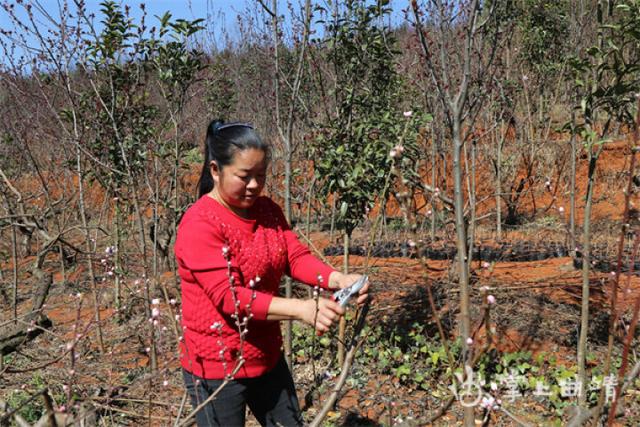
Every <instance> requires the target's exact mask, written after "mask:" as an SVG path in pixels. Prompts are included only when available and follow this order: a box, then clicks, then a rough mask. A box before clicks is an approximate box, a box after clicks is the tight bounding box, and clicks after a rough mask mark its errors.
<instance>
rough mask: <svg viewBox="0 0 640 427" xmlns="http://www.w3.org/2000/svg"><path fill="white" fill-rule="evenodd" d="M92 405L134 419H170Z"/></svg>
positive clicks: (101, 405) (107, 406) (96, 404)
mask: <svg viewBox="0 0 640 427" xmlns="http://www.w3.org/2000/svg"><path fill="white" fill-rule="evenodd" d="M94 405H95V406H97V407H99V408H103V409H107V410H109V411H113V412H119V413H121V414H125V415H129V416H132V417H136V418H150V419H152V420H160V421H170V419H169V418H167V417H159V416H157V415H151V414H139V413H136V412H130V411H125V410H124V409H118V408H114V407H113V406H109V405H103V404H102V403H94Z"/></svg>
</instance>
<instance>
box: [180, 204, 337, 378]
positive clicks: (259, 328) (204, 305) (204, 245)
mask: <svg viewBox="0 0 640 427" xmlns="http://www.w3.org/2000/svg"><path fill="white" fill-rule="evenodd" d="M175 252H176V258H177V260H178V271H179V274H180V277H181V289H182V327H183V340H182V342H181V350H182V351H181V362H182V366H183V367H184V368H185V369H186V370H187V371H189V372H192V373H194V374H196V375H198V376H201V377H204V378H224V377H225V376H227V375H229V374H231V372H232V370H233V368H234V367H235V366H236V364H237V363H238V361H239V360H240V359H243V360H244V364H243V366H242V368H241V369H240V370H239V371H238V372H237V373H236V375H235V377H236V378H242V377H255V376H259V375H262V374H264V373H266V372H268V371H269V370H270V369H271V368H273V367H274V366H275V364H276V363H277V361H278V359H279V357H280V347H281V345H282V335H281V332H280V324H279V322H277V321H268V320H266V316H267V312H268V308H269V305H270V303H271V299H272V298H273V296H275V295H278V288H279V284H280V279H281V277H282V275H283V274H284V273H289V274H290V275H291V276H292V277H294V278H296V279H298V280H301V281H303V282H305V283H309V284H321V285H324V284H326V282H327V281H328V275H329V274H330V273H331V272H332V271H333V269H331V268H330V267H328V266H327V265H325V264H323V263H321V262H320V261H319V260H317V259H316V258H315V257H313V256H312V255H311V254H310V252H309V250H308V249H307V248H306V247H305V246H304V245H302V244H300V243H299V242H298V240H297V237H296V236H295V234H294V233H293V232H292V231H291V230H290V229H289V226H288V224H287V221H286V219H285V218H284V215H283V213H282V210H281V209H280V207H279V206H278V205H277V204H275V203H274V202H272V201H271V200H270V199H269V198H267V197H260V198H258V199H257V200H256V202H255V204H254V205H253V206H252V208H251V219H245V218H240V217H239V216H237V215H235V214H234V213H232V212H231V211H229V210H228V209H227V208H225V207H223V206H222V205H220V204H219V203H218V202H217V201H215V200H213V199H212V198H210V197H208V196H204V197H202V198H200V199H199V200H198V201H197V202H196V203H195V204H194V205H193V206H192V207H191V208H189V210H188V211H187V212H186V213H185V215H184V217H183V219H182V220H181V222H180V226H179V228H178V236H177V239H176V247H175ZM318 276H322V277H323V279H324V280H323V281H322V282H323V283H318V279H317V277H318Z"/></svg>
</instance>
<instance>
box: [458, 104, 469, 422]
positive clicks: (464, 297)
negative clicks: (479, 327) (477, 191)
mask: <svg viewBox="0 0 640 427" xmlns="http://www.w3.org/2000/svg"><path fill="white" fill-rule="evenodd" d="M453 116H454V123H453V185H454V210H455V222H456V245H457V248H458V274H459V279H458V280H459V285H460V338H461V339H462V349H463V364H464V365H466V364H467V363H468V361H469V356H470V354H469V353H470V352H469V345H468V344H467V338H469V334H470V331H471V319H470V315H469V262H468V259H467V236H466V229H465V221H464V197H463V195H462V191H463V188H462V148H463V141H462V139H461V135H460V132H461V129H460V125H461V123H460V120H459V117H460V115H459V113H458V112H457V111H454V114H453ZM464 422H465V425H466V426H473V425H474V413H473V408H468V407H465V408H464Z"/></svg>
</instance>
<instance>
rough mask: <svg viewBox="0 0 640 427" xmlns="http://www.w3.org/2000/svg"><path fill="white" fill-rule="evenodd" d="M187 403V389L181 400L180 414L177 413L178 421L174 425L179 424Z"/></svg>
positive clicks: (174, 426) (175, 426)
mask: <svg viewBox="0 0 640 427" xmlns="http://www.w3.org/2000/svg"><path fill="white" fill-rule="evenodd" d="M186 403H187V390H185V391H184V393H182V400H181V401H180V407H179V408H178V415H176V421H175V422H174V423H173V427H177V426H178V422H179V421H180V417H181V416H182V411H184V407H185V404H186Z"/></svg>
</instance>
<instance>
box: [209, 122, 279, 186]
mask: <svg viewBox="0 0 640 427" xmlns="http://www.w3.org/2000/svg"><path fill="white" fill-rule="evenodd" d="M249 148H254V149H257V150H262V151H264V153H265V154H266V155H267V159H268V157H269V151H270V150H269V145H268V144H266V143H265V142H263V141H262V139H261V138H260V136H259V135H258V133H257V132H256V131H255V130H254V129H253V126H252V125H251V124H249V123H242V122H230V123H224V121H222V120H213V121H212V122H211V123H209V126H208V127H207V137H206V138H205V141H204V164H203V165H202V173H201V174H200V180H199V181H198V197H202V196H203V195H205V194H207V193H208V192H210V191H211V190H213V185H214V182H213V176H212V175H211V162H212V161H214V162H216V164H217V165H218V169H219V170H220V171H222V168H224V167H225V166H227V165H228V164H230V163H231V162H233V156H234V155H235V154H236V153H237V152H238V151H242V150H246V149H249Z"/></svg>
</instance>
